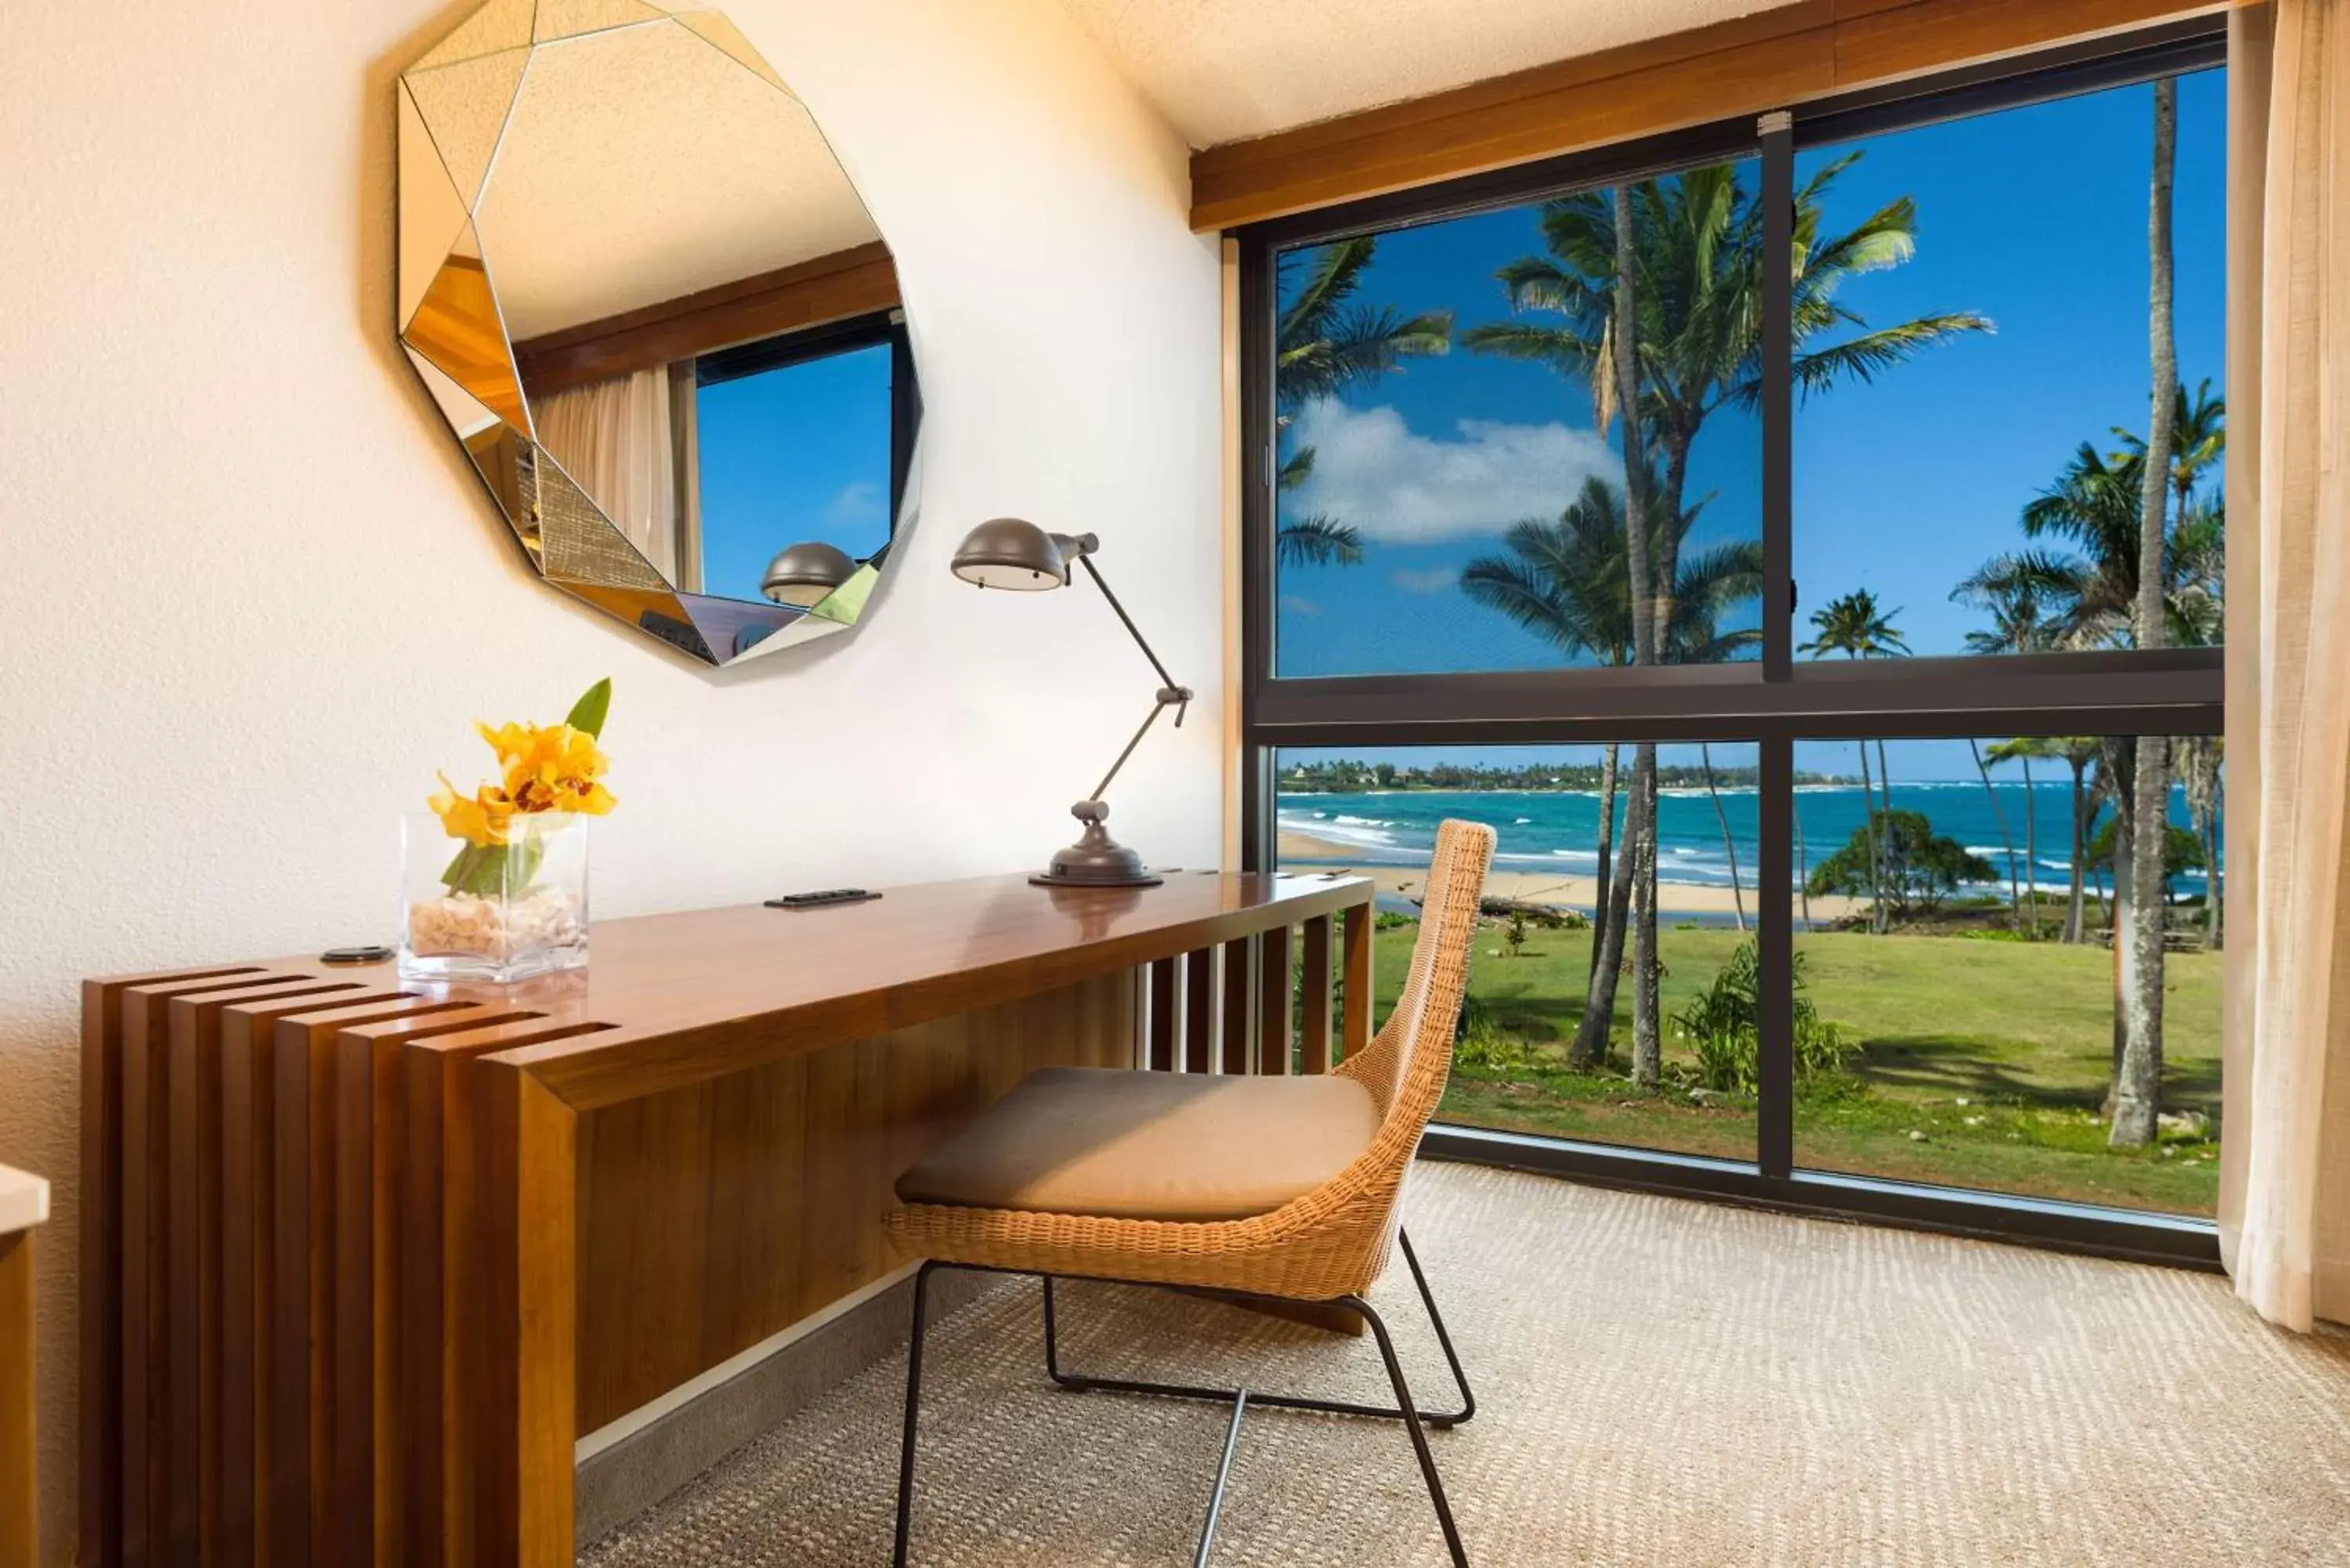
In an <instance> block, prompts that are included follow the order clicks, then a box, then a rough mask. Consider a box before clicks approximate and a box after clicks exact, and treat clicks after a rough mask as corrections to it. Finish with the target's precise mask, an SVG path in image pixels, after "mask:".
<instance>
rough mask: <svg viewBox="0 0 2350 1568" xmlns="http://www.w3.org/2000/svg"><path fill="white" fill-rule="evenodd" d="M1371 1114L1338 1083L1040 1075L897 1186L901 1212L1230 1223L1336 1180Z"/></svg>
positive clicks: (1366, 1139)
mask: <svg viewBox="0 0 2350 1568" xmlns="http://www.w3.org/2000/svg"><path fill="white" fill-rule="evenodd" d="M1378 1125H1379V1114H1378V1106H1377V1105H1376V1104H1375V1103H1374V1102H1373V1101H1372V1099H1371V1096H1370V1093H1369V1091H1368V1090H1367V1089H1365V1088H1364V1087H1363V1086H1362V1085H1359V1084H1357V1083H1356V1082H1355V1081H1354V1080H1353V1079H1351V1078H1339V1077H1326V1076H1322V1075H1314V1076H1310V1077H1297V1078H1241V1077H1234V1078H1219V1077H1207V1076H1194V1075H1188V1074H1176V1073H1131V1072H1123V1071H1119V1070H1117V1069H1113V1068H1104V1067H1048V1068H1045V1070H1044V1071H1042V1072H1039V1073H1032V1074H1030V1075H1028V1076H1027V1077H1026V1078H1024V1079H1023V1080H1022V1081H1021V1083H1020V1085H1019V1086H1018V1087H1017V1088H1015V1089H1014V1090H1013V1091H1012V1092H1011V1093H1010V1094H1008V1095H1006V1096H1003V1099H1002V1100H1000V1101H998V1102H997V1103H996V1104H995V1105H994V1106H992V1107H990V1108H989V1109H988V1110H987V1111H986V1112H985V1113H984V1114H983V1115H982V1116H980V1118H979V1120H977V1121H976V1122H973V1123H972V1125H971V1126H970V1127H966V1128H964V1129H963V1130H962V1132H961V1133H959V1134H957V1135H956V1136H955V1137H952V1138H950V1139H949V1140H948V1141H947V1142H946V1143H945V1144H943V1145H942V1146H941V1147H939V1148H938V1149H937V1150H936V1151H935V1152H934V1153H932V1154H931V1156H930V1157H929V1158H926V1159H924V1160H923V1161H922V1162H921V1163H920V1164H919V1165H917V1166H915V1167H914V1168H913V1169H911V1170H910V1171H908V1172H906V1174H905V1175H903V1176H901V1177H899V1179H898V1196H899V1198H900V1199H903V1200H904V1201H906V1202H908V1203H944V1204H952V1205H956V1206H959V1207H963V1208H974V1209H1016V1210H1025V1211H1027V1212H1030V1213H1042V1214H1087V1215H1097V1216H1100V1217H1103V1218H1106V1219H1117V1220H1243V1219H1246V1218H1247V1217H1249V1216H1250V1215H1252V1214H1264V1213H1269V1212H1271V1211H1272V1210H1275V1209H1278V1208H1280V1207H1281V1206H1282V1205H1283V1204H1284V1203H1286V1202H1288V1201H1289V1200H1290V1199H1294V1198H1297V1197H1300V1196H1302V1195H1303V1194H1305V1193H1306V1192H1310V1191H1312V1190H1313V1189H1315V1187H1318V1186H1320V1185H1321V1184H1322V1183H1323V1182H1325V1181H1327V1180H1329V1179H1331V1178H1332V1177H1334V1176H1336V1175H1337V1174H1338V1173H1339V1172H1340V1171H1342V1170H1344V1169H1345V1168H1347V1165H1348V1164H1349V1163H1350V1162H1352V1161H1353V1159H1354V1158H1355V1157H1356V1156H1357V1155H1359V1154H1361V1153H1362V1152H1363V1151H1364V1150H1365V1149H1366V1148H1368V1147H1370V1144H1371V1139H1372V1137H1374V1135H1376V1134H1377V1132H1378Z"/></svg>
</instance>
